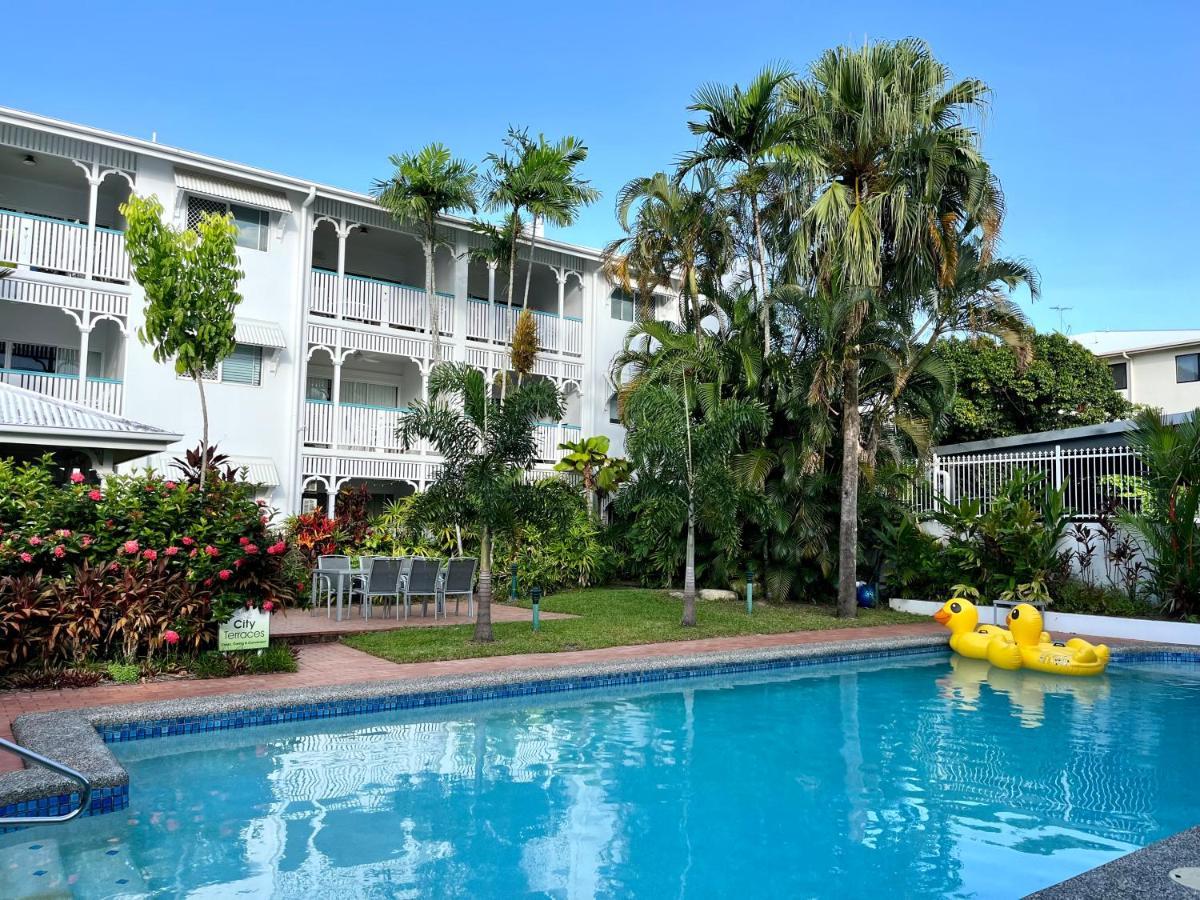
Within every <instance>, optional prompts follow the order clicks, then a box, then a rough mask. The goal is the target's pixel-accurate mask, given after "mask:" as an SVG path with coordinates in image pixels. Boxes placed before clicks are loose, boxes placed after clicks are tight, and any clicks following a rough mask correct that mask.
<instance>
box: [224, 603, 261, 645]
mask: <svg viewBox="0 0 1200 900" xmlns="http://www.w3.org/2000/svg"><path fill="white" fill-rule="evenodd" d="M270 643H271V614H270V613H266V612H263V611H262V610H261V609H239V610H238V611H237V612H235V613H234V614H233V615H232V616H230V618H229V621H228V622H222V623H221V627H220V629H219V630H218V632H217V649H218V650H221V651H225V650H261V649H263V648H264V647H266V646H267V645H268V644H270Z"/></svg>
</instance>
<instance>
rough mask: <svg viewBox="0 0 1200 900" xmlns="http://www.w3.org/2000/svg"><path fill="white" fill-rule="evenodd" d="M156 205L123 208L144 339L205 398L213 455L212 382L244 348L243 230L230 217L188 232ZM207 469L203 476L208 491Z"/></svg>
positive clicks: (204, 430)
mask: <svg viewBox="0 0 1200 900" xmlns="http://www.w3.org/2000/svg"><path fill="white" fill-rule="evenodd" d="M162 213H163V208H162V204H161V203H159V202H158V199H157V198H156V197H138V196H137V195H136V194H135V195H133V196H131V197H130V198H129V200H128V201H126V202H125V203H122V204H121V215H123V216H124V217H125V220H126V223H127V224H126V228H125V248H126V250H127V251H128V253H129V261H130V263H131V264H132V266H133V277H134V279H135V280H136V281H137V283H138V284H139V285H141V287H142V290H143V292H144V293H145V295H146V306H145V309H144V311H143V316H144V322H143V324H142V325H141V326H139V328H138V339H139V340H140V341H141V342H142V343H143V344H149V345H150V346H151V347H152V348H153V356H154V360H155V362H160V363H170V364H171V365H173V366H174V367H175V371H176V372H177V373H178V374H180V375H186V376H188V377H189V378H191V379H192V380H193V381H194V382H195V383H196V389H197V390H198V391H199V392H200V414H201V422H202V427H201V438H200V450H201V454H202V455H207V453H208V401H207V399H206V398H205V394H204V375H205V373H207V372H211V371H213V370H214V369H216V367H217V365H218V364H219V363H220V362H221V360H223V359H225V357H227V356H229V354H231V353H232V352H233V350H234V348H235V347H236V345H237V341H236V332H235V328H234V320H233V313H234V310H235V309H237V307H238V305H239V304H240V303H241V302H242V295H241V294H239V293H238V290H237V288H238V282H240V281H241V279H242V271H241V270H240V269H239V268H238V256H237V242H236V237H237V227H236V226H235V225H234V224H233V218H232V216H230V215H228V214H227V215H224V216H220V215H216V214H215V213H205V214H204V215H203V216H201V218H200V221H199V222H197V223H196V225H195V227H194V228H188V229H184V230H182V231H179V230H176V229H174V228H171V227H170V226H168V225H166V224H164V223H163V219H162ZM206 470H207V466H202V467H201V469H200V473H201V474H200V491H201V492H202V493H203V491H204V475H205V472H206Z"/></svg>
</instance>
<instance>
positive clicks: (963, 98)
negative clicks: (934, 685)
mask: <svg viewBox="0 0 1200 900" xmlns="http://www.w3.org/2000/svg"><path fill="white" fill-rule="evenodd" d="M785 94H786V101H787V103H788V104H789V106H790V108H791V109H792V110H793V112H794V116H795V121H797V122H800V123H803V125H802V127H803V133H804V137H803V140H802V141H801V142H800V143H801V144H802V145H803V147H804V153H803V155H802V156H799V155H798V156H797V159H798V160H799V163H798V165H800V166H801V167H803V168H804V169H805V170H806V173H807V178H806V179H805V183H806V184H812V185H814V190H813V192H812V194H811V196H806V197H801V198H798V201H797V202H798V204H799V207H800V215H799V216H798V217H797V219H796V227H795V232H794V234H793V235H792V236H791V248H792V252H791V257H792V259H791V263H792V266H793V267H794V268H795V270H796V271H797V272H798V273H800V274H801V275H803V276H805V277H808V278H810V279H811V282H812V284H811V292H812V294H813V295H814V296H817V297H820V298H823V299H824V300H825V301H826V302H828V303H830V304H831V305H832V306H833V307H835V308H836V310H837V315H836V316H835V318H837V319H839V320H840V321H841V323H842V324H843V326H844V327H843V329H842V332H841V335H840V339H839V341H838V346H837V348H836V363H837V368H838V369H839V370H840V371H838V372H837V373H833V372H830V373H828V374H829V376H830V377H829V378H828V379H827V383H830V384H836V390H837V395H838V400H839V401H840V402H839V403H838V406H839V409H840V415H841V431H842V453H841V467H842V479H841V480H842V487H841V510H840V516H839V517H840V528H839V564H838V569H839V576H838V610H839V614H841V615H845V616H853V615H855V613H856V611H857V601H856V590H855V582H856V579H857V554H856V548H857V543H858V481H859V469H860V463H861V456H862V440H861V437H862V418H861V408H860V404H861V396H860V383H859V379H860V372H861V365H862V355H861V349H860V346H859V339H860V336H861V335H862V333H863V329H864V326H865V325H866V324H867V323H869V322H871V321H875V320H878V319H879V318H880V317H881V316H883V315H884V314H885V301H886V299H887V295H889V294H891V295H893V296H896V295H904V294H905V293H909V294H912V293H919V292H921V291H923V290H924V289H925V288H926V286H927V284H928V281H927V279H928V278H929V275H930V273H933V275H934V277H935V278H936V279H937V281H938V282H941V283H947V282H949V281H950V280H951V279H952V278H953V273H954V271H955V270H956V268H957V260H956V259H955V258H954V252H953V248H954V247H955V246H956V242H957V237H958V234H959V231H960V229H961V228H962V226H963V225H964V224H965V223H967V222H971V223H978V230H979V235H980V246H981V248H982V255H983V258H984V260H987V259H988V258H989V257H990V254H991V249H992V246H993V244H994V241H995V238H996V235H997V234H998V231H999V226H1000V220H1001V218H1002V215H1003V201H1002V198H1001V195H1000V192H999V189H998V187H997V185H996V181H995V178H994V176H993V174H992V172H991V170H990V168H989V167H988V165H987V163H986V161H984V159H983V157H982V155H981V154H980V152H979V136H978V133H977V132H976V130H975V129H974V128H973V127H972V126H971V119H972V118H973V117H975V116H978V115H979V114H980V113H981V112H982V111H983V108H984V105H985V103H986V98H987V87H986V85H984V84H983V83H982V82H980V81H976V80H964V81H957V82H953V81H952V80H951V73H950V71H949V69H948V68H947V67H946V66H944V65H943V64H942V63H940V62H938V61H937V60H936V59H935V58H934V57H933V55H932V54H931V52H930V51H929V48H928V46H927V45H926V44H924V43H923V42H921V41H916V40H905V41H900V42H897V43H879V44H873V45H868V46H865V47H863V48H861V49H858V50H852V49H849V48H846V47H839V48H837V49H834V50H830V51H827V52H826V53H824V54H823V55H822V56H821V57H820V58H819V59H818V60H817V62H816V63H814V64H813V66H812V69H811V71H810V73H809V76H808V77H807V78H806V79H805V80H804V81H800V82H789V83H788V84H787V85H786V87H785ZM923 279H926V280H925V281H924V282H923Z"/></svg>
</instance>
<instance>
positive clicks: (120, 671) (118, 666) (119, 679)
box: [104, 662, 142, 684]
mask: <svg viewBox="0 0 1200 900" xmlns="http://www.w3.org/2000/svg"><path fill="white" fill-rule="evenodd" d="M104 670H105V671H106V672H108V677H109V678H111V679H112V680H113V681H115V682H116V683H117V684H137V682H138V679H139V678H141V676H142V670H141V668H140V667H139V666H138V665H137V663H120V662H110V663H109V664H108V665H107V666H105V667H104Z"/></svg>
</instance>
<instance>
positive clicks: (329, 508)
mask: <svg viewBox="0 0 1200 900" xmlns="http://www.w3.org/2000/svg"><path fill="white" fill-rule="evenodd" d="M336 485H337V479H336V478H334V477H333V476H330V477H329V478H328V479H326V481H325V518H327V519H332V518H333V517H334V515H335V514H336V513H337V508H336V507H337V492H338V489H337V487H336Z"/></svg>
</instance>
